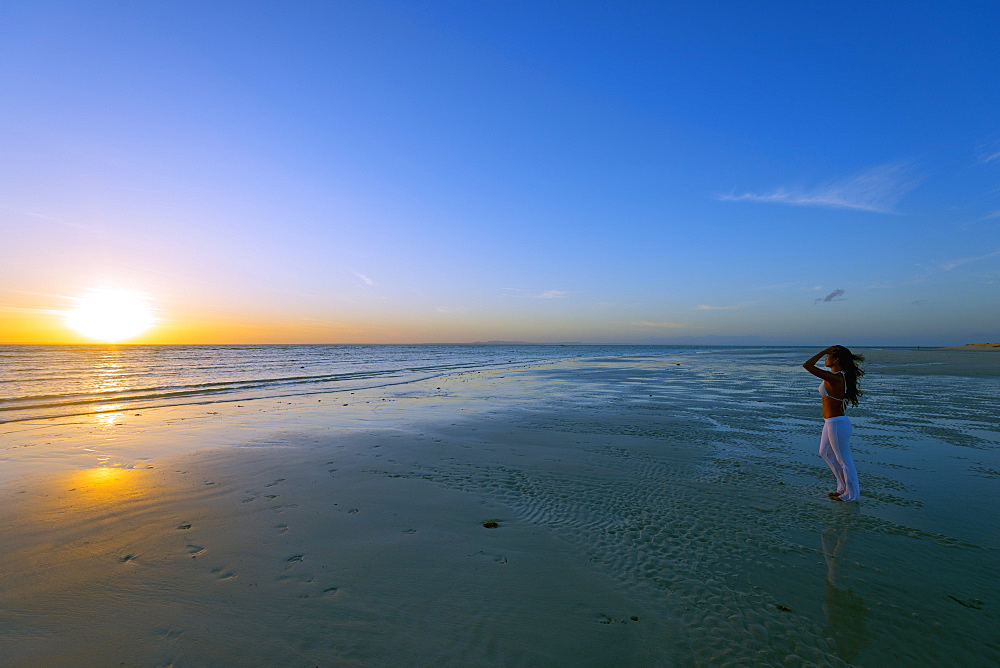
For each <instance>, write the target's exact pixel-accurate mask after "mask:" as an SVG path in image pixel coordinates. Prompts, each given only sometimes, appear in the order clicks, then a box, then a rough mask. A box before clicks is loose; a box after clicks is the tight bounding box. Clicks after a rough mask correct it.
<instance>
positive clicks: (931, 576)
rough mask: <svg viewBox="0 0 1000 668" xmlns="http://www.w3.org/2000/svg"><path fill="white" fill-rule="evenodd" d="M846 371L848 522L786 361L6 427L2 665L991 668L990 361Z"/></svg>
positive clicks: (454, 382)
mask: <svg viewBox="0 0 1000 668" xmlns="http://www.w3.org/2000/svg"><path fill="white" fill-rule="evenodd" d="M861 352H864V353H865V354H866V355H867V357H868V362H869V365H868V369H869V371H868V375H867V376H866V377H865V379H864V384H863V387H864V389H865V391H866V395H865V397H864V398H863V401H862V405H861V407H859V408H858V409H852V410H851V411H849V415H850V416H851V419H852V421H853V422H854V425H855V432H854V436H853V438H852V445H853V451H854V456H855V460H856V462H857V463H858V468H859V473H860V478H861V491H862V497H863V498H862V501H861V502H860V503H858V504H847V503H842V502H837V501H832V500H830V499H829V498H828V497H827V496H826V492H827V491H829V490H830V489H832V475H831V474H830V471H829V469H828V468H827V467H826V465H825V464H824V463H823V461H822V460H821V459H820V458H819V457H818V455H817V454H816V450H817V446H818V440H819V431H820V428H821V425H822V419H821V417H820V416H819V401H818V398H817V395H816V390H815V385H816V383H815V379H814V378H813V377H812V376H810V375H809V374H807V373H806V372H805V371H803V370H802V369H801V368H799V366H798V365H799V364H801V362H802V361H803V360H804V359H806V358H807V357H808V356H809V355H810V354H812V351H806V350H796V349H746V350H737V349H731V350H706V351H699V352H697V353H696V352H684V351H677V352H676V353H674V352H670V351H668V353H664V354H659V355H648V354H642V352H641V351H639V352H637V351H633V350H628V349H623V350H621V351H619V353H618V354H613V353H614V351H607V352H606V353H602V355H600V356H591V357H579V358H574V359H563V360H560V359H550V360H545V361H544V362H538V363H531V364H521V365H514V366H506V367H502V368H478V369H473V368H468V369H452V370H449V371H448V372H447V373H441V374H440V375H435V376H433V377H428V378H423V379H407V382H401V383H398V384H393V385H384V386H381V387H366V388H362V387H356V388H354V389H347V388H345V389H340V390H338V391H332V392H325V393H308V394H300V395H290V396H283V397H275V396H272V397H267V398H246V397H241V398H239V399H231V400H230V399H228V398H220V399H219V400H217V401H214V402H212V403H197V404H190V405H175V406H160V407H153V408H149V409H143V410H134V411H133V410H129V411H117V412H103V413H102V412H95V413H93V414H87V415H75V416H59V417H53V418H48V419H35V420H23V421H19V422H10V423H8V424H4V425H0V432H2V441H0V462H2V471H0V483H2V488H0V489H2V491H0V526H2V528H3V533H4V536H5V539H4V542H3V547H2V548H0V652H2V655H3V656H4V657H5V659H4V664H5V665H11V666H40V665H41V666H61V665H95V666H96V665H126V666H198V665H216V666H229V665H232V666H243V665H282V666H313V665H338V666H339V665H359V666H361V665H364V666H369V665H386V666H389V665H427V666H451V665H454V666H459V665H461V666H550V665H551V666H608V665H637V666H646V665H648V666H674V665H676V666H686V665H712V666H717V665H734V666H735V665H750V664H755V665H788V666H795V665H831V666H844V665H944V664H949V665H963V666H977V665H982V666H988V665H996V664H997V663H1000V643H998V641H997V640H996V637H995V636H996V634H995V627H996V614H997V603H998V601H1000V553H998V550H1000V520H998V517H997V514H996V512H995V509H994V507H993V505H994V503H995V499H997V498H998V496H1000V489H998V487H1000V434H998V433H997V428H996V418H995V406H996V405H997V402H998V399H1000V396H998V395H1000V388H998V383H997V376H998V375H1000V355H995V354H993V351H986V352H983V351H978V350H974V351H968V350H940V349H921V350H917V349H905V350H901V349H871V350H864V351H861ZM494 522H495V523H496V524H495V526H494V525H492V524H491V523H494ZM484 524H488V525H489V526H484Z"/></svg>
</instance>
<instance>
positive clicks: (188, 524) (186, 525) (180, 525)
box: [177, 522, 191, 531]
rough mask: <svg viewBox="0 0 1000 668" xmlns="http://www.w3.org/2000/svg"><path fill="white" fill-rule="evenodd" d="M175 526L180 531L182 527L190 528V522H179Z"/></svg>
mask: <svg viewBox="0 0 1000 668" xmlns="http://www.w3.org/2000/svg"><path fill="white" fill-rule="evenodd" d="M177 528H178V529H179V530H181V531H183V530H184V529H190V528H191V523H190V522H185V523H184V524H179V525H177Z"/></svg>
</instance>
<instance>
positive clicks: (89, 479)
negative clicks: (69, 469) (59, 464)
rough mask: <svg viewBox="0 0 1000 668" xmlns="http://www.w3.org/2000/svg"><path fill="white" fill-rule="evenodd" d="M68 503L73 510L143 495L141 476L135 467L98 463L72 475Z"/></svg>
mask: <svg viewBox="0 0 1000 668" xmlns="http://www.w3.org/2000/svg"><path fill="white" fill-rule="evenodd" d="M70 491H71V492H73V496H72V497H70V499H69V500H70V501H71V505H72V507H73V508H74V509H75V510H84V509H96V508H98V507H101V508H106V507H111V506H115V505H119V504H124V503H128V502H130V501H135V500H136V499H138V498H140V497H142V496H145V489H144V486H143V485H142V484H141V476H139V475H137V472H136V471H135V469H131V468H122V467H118V466H100V467H97V468H92V469H84V470H82V471H77V472H76V473H74V474H72V476H71V480H70Z"/></svg>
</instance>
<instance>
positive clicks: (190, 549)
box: [187, 545, 205, 559]
mask: <svg viewBox="0 0 1000 668" xmlns="http://www.w3.org/2000/svg"><path fill="white" fill-rule="evenodd" d="M204 551H205V548H203V547H202V546H201V545H188V546H187V553H188V554H190V555H191V558H192V559H194V558H195V557H197V556H198V555H199V554H201V553H202V552H204Z"/></svg>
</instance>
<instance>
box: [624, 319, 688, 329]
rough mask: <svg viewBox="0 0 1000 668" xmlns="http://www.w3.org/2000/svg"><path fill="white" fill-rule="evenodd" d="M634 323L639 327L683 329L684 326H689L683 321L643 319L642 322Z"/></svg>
mask: <svg viewBox="0 0 1000 668" xmlns="http://www.w3.org/2000/svg"><path fill="white" fill-rule="evenodd" d="M632 324H633V325H637V326H639V327H659V328H661V329H683V328H684V327H687V325H685V324H684V323H682V322H647V321H645V320H642V321H640V322H633V323H632Z"/></svg>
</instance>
